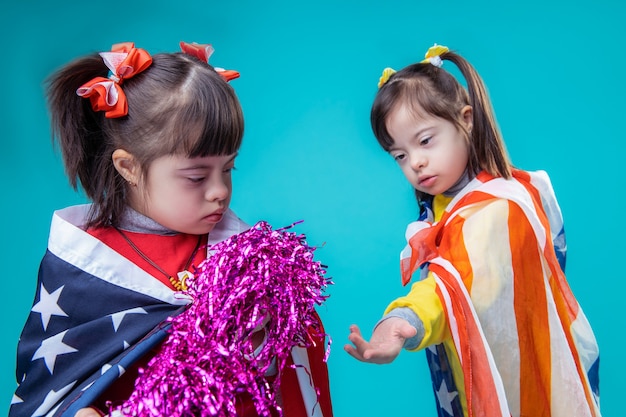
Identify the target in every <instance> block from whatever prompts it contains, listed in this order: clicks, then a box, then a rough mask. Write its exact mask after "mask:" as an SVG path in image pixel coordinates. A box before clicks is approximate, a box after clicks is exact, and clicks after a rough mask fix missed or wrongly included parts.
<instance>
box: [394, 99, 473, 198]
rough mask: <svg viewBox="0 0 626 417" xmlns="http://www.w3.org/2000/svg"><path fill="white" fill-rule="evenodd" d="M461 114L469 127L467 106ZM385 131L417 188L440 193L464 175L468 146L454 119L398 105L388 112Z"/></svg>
mask: <svg viewBox="0 0 626 417" xmlns="http://www.w3.org/2000/svg"><path fill="white" fill-rule="evenodd" d="M416 113H419V114H420V116H417V115H416ZM461 117H462V120H463V123H464V124H465V126H466V128H467V129H468V130H470V129H471V117H472V111H471V107H470V106H466V107H465V108H464V109H463V110H462V112H461ZM387 131H388V132H389V134H390V135H391V137H392V138H393V140H394V144H393V146H392V147H391V149H390V150H389V153H390V154H391V156H393V157H394V159H395V160H396V161H397V162H398V165H400V168H401V169H402V172H403V173H404V175H405V176H406V178H407V179H408V180H409V182H410V183H411V184H412V185H413V187H415V189H417V190H418V191H421V192H423V193H427V194H430V195H437V194H441V193H443V192H444V191H446V190H448V189H449V188H450V187H452V186H453V185H454V184H456V182H457V181H458V180H459V179H460V178H461V176H462V175H463V173H464V171H465V168H466V167H467V163H468V158H469V157H468V155H469V148H468V145H467V142H466V140H465V137H464V136H463V134H462V132H460V131H459V129H457V128H456V126H455V125H454V124H453V123H451V122H449V121H447V120H444V119H440V118H437V117H433V116H431V115H429V114H428V113H426V112H425V111H424V110H423V109H418V112H415V111H411V109H409V108H408V107H407V106H405V105H400V106H397V107H396V108H395V109H394V110H393V111H392V112H391V113H390V114H389V116H388V118H387Z"/></svg>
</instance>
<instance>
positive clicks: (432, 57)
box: [420, 44, 450, 68]
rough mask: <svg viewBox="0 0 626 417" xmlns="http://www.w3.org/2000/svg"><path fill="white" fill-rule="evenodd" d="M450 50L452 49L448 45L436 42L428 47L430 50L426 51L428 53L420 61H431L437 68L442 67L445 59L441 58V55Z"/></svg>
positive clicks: (422, 62)
mask: <svg viewBox="0 0 626 417" xmlns="http://www.w3.org/2000/svg"><path fill="white" fill-rule="evenodd" d="M449 51H450V49H448V47H447V46H443V45H437V44H434V45H433V46H431V47H430V48H428V51H426V54H425V59H424V60H422V61H421V62H420V63H421V64H425V63H431V64H432V65H434V66H436V67H437V68H441V66H442V65H443V60H442V59H441V55H442V54H445V53H446V52H449Z"/></svg>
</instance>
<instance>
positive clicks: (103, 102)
mask: <svg viewBox="0 0 626 417" xmlns="http://www.w3.org/2000/svg"><path fill="white" fill-rule="evenodd" d="M100 56H101V57H102V60H103V61H104V63H105V65H106V66H107V67H108V68H109V69H110V70H111V75H109V78H104V77H95V78H93V79H92V80H91V81H88V82H86V83H85V84H83V85H82V86H80V87H79V88H78V90H76V94H78V95H79V96H81V97H84V98H89V100H90V101H91V107H92V108H93V110H94V111H104V115H105V117H107V118H109V119H113V118H116V117H122V116H126V115H127V114H128V103H127V102H126V95H125V94H124V91H122V88H121V87H120V84H121V83H122V81H123V80H125V79H128V78H131V77H133V76H135V75H136V74H139V73H140V72H141V71H143V70H145V69H146V68H148V67H149V66H150V64H152V57H150V54H148V52H146V51H145V50H143V49H140V48H135V44H134V43H133V42H124V43H118V44H115V45H113V47H112V48H111V52H101V53H100Z"/></svg>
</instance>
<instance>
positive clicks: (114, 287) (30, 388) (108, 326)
mask: <svg viewBox="0 0 626 417" xmlns="http://www.w3.org/2000/svg"><path fill="white" fill-rule="evenodd" d="M87 211H88V206H87V205H83V206H74V207H69V208H67V209H64V210H61V211H57V212H55V214H54V216H53V219H52V227H51V231H50V238H49V241H48V250H47V251H46V254H45V256H44V258H43V260H42V262H41V266H40V270H39V279H38V282H37V291H36V295H35V301H34V304H33V307H32V309H31V312H30V315H29V317H28V319H27V322H26V324H25V326H24V329H23V331H22V335H21V337H20V341H19V344H18V352H17V371H16V376H17V382H18V387H17V390H16V391H15V394H14V396H13V400H12V402H11V408H10V410H9V417H22V416H24V417H38V416H47V417H60V416H64V417H73V416H74V414H75V413H76V412H77V411H78V410H79V409H81V408H83V407H87V406H89V405H91V404H92V403H93V402H94V401H95V400H96V399H97V398H98V397H99V396H100V395H101V394H102V393H103V392H104V391H105V390H106V389H107V388H108V387H109V386H110V385H111V384H112V383H114V382H115V381H116V380H117V379H118V378H119V377H120V376H122V374H124V372H125V370H126V369H129V367H131V366H132V365H133V364H134V363H135V362H136V361H137V360H139V359H140V358H142V357H143V356H144V354H146V353H147V352H150V351H151V350H152V349H153V348H154V347H157V346H158V345H159V344H160V343H161V342H162V341H163V340H164V339H165V338H166V337H167V335H168V332H167V327H168V324H167V322H166V320H167V318H168V317H170V316H173V315H176V314H179V313H180V312H182V311H184V309H185V306H186V305H187V304H188V303H189V300H188V299H186V298H181V297H180V295H179V294H178V293H176V292H174V291H172V290H171V289H169V288H168V287H167V286H165V285H164V284H163V283H161V282H160V281H158V280H157V279H155V278H153V277H152V276H151V275H149V274H148V273H147V272H145V271H143V270H142V269H141V268H139V267H138V266H137V265H135V264H133V263H132V262H130V261H129V260H128V259H126V258H124V257H123V256H122V255H120V254H118V253H117V252H115V251H114V250H113V249H111V248H109V247H108V246H106V245H105V244H103V243H102V242H101V241H99V240H98V239H96V238H95V237H93V236H91V235H90V234H88V233H86V232H85V231H84V230H83V229H82V228H81V227H80V225H81V224H83V222H84V219H85V215H86V213H87ZM247 228H248V226H247V225H246V224H245V223H243V222H242V221H241V220H239V219H238V218H237V216H236V215H235V214H234V213H233V212H232V211H230V210H229V211H228V212H226V213H225V217H224V219H223V220H222V221H221V222H220V223H219V224H218V225H217V227H216V228H215V229H214V230H213V231H212V232H211V235H210V236H209V243H210V244H213V243H217V242H219V241H221V240H224V239H226V238H228V237H230V236H231V235H233V234H235V233H239V232H243V231H244V230H246V229H247ZM316 349H317V350H321V352H316V353H315V354H314V355H313V350H312V349H303V348H295V349H293V350H292V358H291V359H292V361H293V363H294V364H296V365H297V368H296V369H295V370H293V369H289V370H286V372H285V375H283V379H282V382H283V383H284V384H281V386H282V388H283V392H282V395H283V397H286V400H285V402H286V403H288V404H285V411H286V412H285V415H286V416H295V417H305V416H314V417H331V416H332V410H331V405H330V397H329V389H328V375H327V368H326V363H321V361H319V360H318V361H317V362H316V361H315V360H316V358H320V357H323V355H324V347H323V346H321V345H320V346H317V347H316ZM313 379H315V380H313ZM312 384H315V385H312ZM315 386H317V387H319V388H320V390H321V393H320V402H319V403H318V401H317V400H318V396H317V392H316V390H315V388H314V387H315ZM287 400H290V401H287Z"/></svg>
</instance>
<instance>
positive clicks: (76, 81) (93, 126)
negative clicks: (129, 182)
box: [47, 54, 125, 225]
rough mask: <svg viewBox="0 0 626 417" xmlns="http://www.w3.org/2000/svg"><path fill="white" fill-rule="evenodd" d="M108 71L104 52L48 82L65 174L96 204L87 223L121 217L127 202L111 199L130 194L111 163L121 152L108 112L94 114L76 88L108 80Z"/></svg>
mask: <svg viewBox="0 0 626 417" xmlns="http://www.w3.org/2000/svg"><path fill="white" fill-rule="evenodd" d="M108 71H109V70H108V68H107V67H106V65H105V64H104V63H103V62H102V58H101V57H100V56H99V55H98V54H93V55H89V56H86V57H84V58H80V59H77V60H75V61H73V62H71V63H69V64H68V65H66V66H64V67H63V68H61V69H60V70H58V71H57V72H55V73H54V74H52V75H51V76H50V77H49V78H48V80H47V97H48V108H49V111H50V118H51V125H52V126H51V127H52V140H53V142H54V143H56V144H58V146H59V147H60V149H61V154H62V157H63V163H64V166H65V172H66V174H67V177H68V179H69V182H70V185H71V186H72V187H73V188H74V190H77V189H78V188H79V186H80V188H82V189H83V190H84V192H85V195H86V196H87V197H88V198H89V199H90V200H92V201H93V202H94V204H93V205H92V209H91V212H90V214H89V216H88V220H87V225H96V224H97V225H105V224H107V223H109V221H110V217H111V213H121V211H122V210H123V207H124V205H125V204H124V202H123V201H122V199H113V198H110V196H111V195H113V194H118V193H122V194H123V193H124V184H123V181H122V178H121V177H120V176H119V175H118V174H117V171H115V168H114V166H113V164H112V161H111V155H112V153H113V151H114V150H115V146H114V144H113V143H112V140H111V139H110V138H109V137H108V136H109V135H107V133H106V132H107V129H106V128H105V127H104V126H103V124H104V123H106V121H105V120H104V114H103V113H102V112H94V111H93V110H92V108H91V104H90V102H89V100H85V99H84V98H81V97H79V96H78V95H77V94H76V90H77V89H78V88H79V87H80V86H81V85H83V84H84V83H86V82H87V81H89V80H91V79H93V78H94V77H98V76H99V77H106V76H107V75H108Z"/></svg>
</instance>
